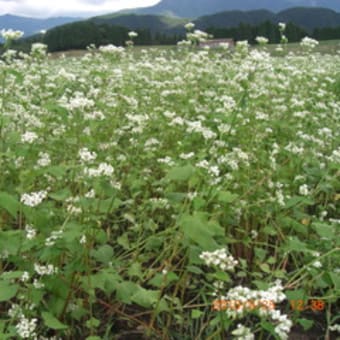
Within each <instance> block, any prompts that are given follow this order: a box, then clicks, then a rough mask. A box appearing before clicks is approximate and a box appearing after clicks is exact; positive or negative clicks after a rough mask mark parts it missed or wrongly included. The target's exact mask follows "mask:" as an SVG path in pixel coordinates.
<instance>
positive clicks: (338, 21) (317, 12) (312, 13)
mask: <svg viewBox="0 0 340 340" xmlns="http://www.w3.org/2000/svg"><path fill="white" fill-rule="evenodd" d="M339 2H340V1H339ZM276 22H293V23H294V24H296V25H298V26H300V27H302V28H304V29H306V30H307V31H309V32H310V31H312V30H313V29H314V28H324V27H336V26H340V13H337V12H334V11H332V10H330V9H326V8H302V7H301V8H299V7H298V8H291V9H287V10H285V11H282V12H280V13H278V14H277V15H276Z"/></svg>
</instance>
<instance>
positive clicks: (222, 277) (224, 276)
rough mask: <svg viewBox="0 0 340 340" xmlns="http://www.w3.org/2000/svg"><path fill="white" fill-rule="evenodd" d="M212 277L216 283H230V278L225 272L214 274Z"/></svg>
mask: <svg viewBox="0 0 340 340" xmlns="http://www.w3.org/2000/svg"><path fill="white" fill-rule="evenodd" d="M214 277H215V278H216V279H217V280H218V281H223V282H231V278H230V276H229V274H228V273H226V272H221V271H219V272H217V273H215V274H214Z"/></svg>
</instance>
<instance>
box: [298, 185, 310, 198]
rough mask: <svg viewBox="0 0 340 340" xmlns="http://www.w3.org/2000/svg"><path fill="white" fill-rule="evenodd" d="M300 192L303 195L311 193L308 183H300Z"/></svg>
mask: <svg viewBox="0 0 340 340" xmlns="http://www.w3.org/2000/svg"><path fill="white" fill-rule="evenodd" d="M299 194H300V195H302V196H308V195H309V190H308V185H307V184H303V185H300V187H299Z"/></svg>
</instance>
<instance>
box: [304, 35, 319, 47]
mask: <svg viewBox="0 0 340 340" xmlns="http://www.w3.org/2000/svg"><path fill="white" fill-rule="evenodd" d="M300 45H301V46H302V47H305V48H308V49H314V48H315V47H316V46H318V45H319V42H318V41H317V40H315V39H312V38H309V37H304V38H303V39H302V40H301V43H300Z"/></svg>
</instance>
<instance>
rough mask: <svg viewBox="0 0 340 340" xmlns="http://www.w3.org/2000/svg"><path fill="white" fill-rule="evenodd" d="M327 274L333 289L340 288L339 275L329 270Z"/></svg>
mask: <svg viewBox="0 0 340 340" xmlns="http://www.w3.org/2000/svg"><path fill="white" fill-rule="evenodd" d="M328 275H329V276H330V278H331V280H332V282H333V284H334V287H335V289H339V290H340V275H339V274H337V273H331V272H329V273H328Z"/></svg>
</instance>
